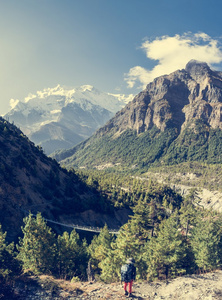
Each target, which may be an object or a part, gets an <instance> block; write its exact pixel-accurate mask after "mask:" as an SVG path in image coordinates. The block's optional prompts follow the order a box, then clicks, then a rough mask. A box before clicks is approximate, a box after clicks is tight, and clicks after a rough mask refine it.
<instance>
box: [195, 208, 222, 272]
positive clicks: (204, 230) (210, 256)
mask: <svg viewBox="0 0 222 300" xmlns="http://www.w3.org/2000/svg"><path fill="white" fill-rule="evenodd" d="M190 243H191V248H192V250H193V253H194V258H195V263H196V265H197V267H198V268H199V269H200V270H201V271H211V270H213V269H216V268H219V267H221V265H222V218H221V217H219V216H217V215H216V214H215V213H214V214H212V215H208V216H203V217H202V218H199V220H198V222H197V224H196V226H194V227H193V228H192V230H191V236H190Z"/></svg>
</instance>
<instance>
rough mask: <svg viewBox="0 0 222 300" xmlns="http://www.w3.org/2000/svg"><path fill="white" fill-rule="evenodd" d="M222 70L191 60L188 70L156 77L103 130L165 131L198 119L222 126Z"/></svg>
mask: <svg viewBox="0 0 222 300" xmlns="http://www.w3.org/2000/svg"><path fill="white" fill-rule="evenodd" d="M221 108H222V73H221V72H216V71H212V70H211V69H210V68H209V66H208V65H207V64H206V63H201V62H197V61H195V60H192V61H190V62H189V63H188V64H187V65H186V67H185V69H183V70H178V71H176V72H174V73H171V74H170V75H165V76H161V77H158V78H156V79H155V80H154V81H153V82H151V83H149V84H148V85H147V87H146V89H145V90H144V91H142V92H141V93H139V94H138V95H137V96H136V97H135V98H134V100H133V101H132V102H130V103H129V104H127V105H126V107H125V108H123V109H122V110H121V111H120V112H118V113H117V114H116V116H115V117H114V118H112V119H111V120H110V121H109V122H108V123H107V124H106V126H104V127H103V128H101V129H100V130H99V133H100V134H103V132H106V130H107V129H109V130H110V129H111V128H114V127H116V131H118V132H123V131H125V130H126V129H133V130H136V131H137V133H138V134H139V133H142V132H144V131H147V130H149V129H151V128H152V127H153V126H156V127H157V128H158V129H160V130H161V131H164V130H165V128H166V127H167V123H168V122H169V121H170V122H171V124H173V125H174V126H175V127H177V128H178V129H179V130H183V129H184V128H185V127H186V126H187V125H188V124H190V123H192V122H193V120H194V119H202V120H203V121H205V122H206V123H208V124H209V126H210V127H212V128H214V129H215V128H220V129H222V122H221Z"/></svg>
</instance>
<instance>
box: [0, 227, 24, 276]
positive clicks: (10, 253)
mask: <svg viewBox="0 0 222 300" xmlns="http://www.w3.org/2000/svg"><path fill="white" fill-rule="evenodd" d="M6 234H7V233H6V232H5V233H3V231H2V227H1V225H0V278H4V279H6V280H7V279H8V278H9V277H12V276H16V275H18V274H20V272H21V266H20V264H19V261H18V260H17V259H16V253H15V252H14V243H11V244H8V243H7V242H6Z"/></svg>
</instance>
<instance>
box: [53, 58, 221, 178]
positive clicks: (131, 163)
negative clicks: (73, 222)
mask: <svg viewBox="0 0 222 300" xmlns="http://www.w3.org/2000/svg"><path fill="white" fill-rule="evenodd" d="M221 107H222V75H221V72H218V71H213V70H211V69H210V68H209V66H208V65H207V64H206V63H202V62H198V61H190V62H189V63H188V64H187V65H186V67H185V69H182V70H177V71H175V72H173V73H171V74H169V75H164V76H160V77H158V78H156V79H154V81H153V82H151V83H149V84H148V85H147V87H146V88H145V89H144V90H143V91H142V92H140V93H139V94H138V95H137V96H136V97H135V98H134V100H133V101H131V102H130V103H128V104H127V105H126V106H125V107H124V108H123V109H122V110H121V111H119V112H118V113H117V114H116V115H115V116H114V117H113V118H112V119H111V120H110V121H109V122H107V124H106V125H105V126H103V127H102V128H100V129H99V130H98V131H97V132H96V133H95V134H94V135H93V136H92V137H91V138H89V139H88V140H86V141H84V142H82V143H80V144H79V145H77V146H76V147H74V148H72V149H69V150H67V151H61V152H58V153H56V154H55V155H54V157H55V158H56V159H57V160H58V161H59V162H60V163H61V164H62V165H65V166H66V167H69V168H70V167H81V168H97V169H101V168H107V167H109V168H110V167H111V168H114V169H118V170H121V171H122V170H123V171H128V172H129V173H130V172H132V171H134V172H138V173H143V172H146V171H147V170H148V169H149V168H150V167H151V166H161V165H175V164H179V163H183V162H187V161H189V162H194V161H197V162H207V163H208V164H215V163H220V164H221V162H222V156H221V151H222V142H221V141H222V122H221Z"/></svg>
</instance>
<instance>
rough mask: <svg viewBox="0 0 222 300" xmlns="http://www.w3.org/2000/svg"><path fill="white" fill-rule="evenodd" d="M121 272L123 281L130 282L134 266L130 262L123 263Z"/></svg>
mask: <svg viewBox="0 0 222 300" xmlns="http://www.w3.org/2000/svg"><path fill="white" fill-rule="evenodd" d="M120 273H121V281H124V282H130V280H131V279H132V278H131V276H132V274H131V273H132V266H131V265H129V264H126V265H123V266H122V267H121V271H120Z"/></svg>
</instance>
